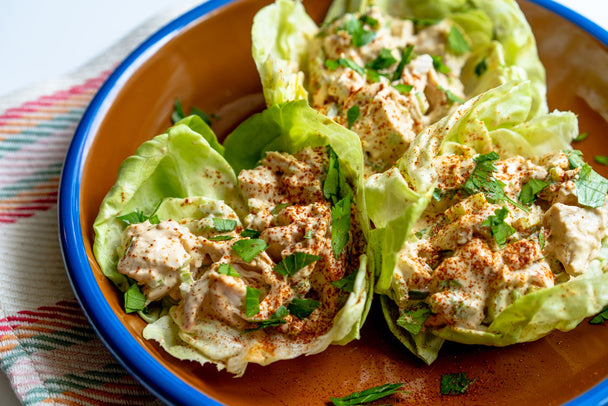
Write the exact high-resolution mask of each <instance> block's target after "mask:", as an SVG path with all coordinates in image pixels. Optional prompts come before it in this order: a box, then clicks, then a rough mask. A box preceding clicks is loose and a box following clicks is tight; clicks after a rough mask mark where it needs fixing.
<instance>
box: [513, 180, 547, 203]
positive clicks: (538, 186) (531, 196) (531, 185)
mask: <svg viewBox="0 0 608 406" xmlns="http://www.w3.org/2000/svg"><path fill="white" fill-rule="evenodd" d="M547 186H549V184H548V183H547V182H543V181H542V180H538V179H530V180H529V181H528V182H527V183H526V184H525V185H523V186H522V188H521V191H520V192H519V201H520V202H521V203H522V204H525V205H526V206H529V205H531V204H532V203H534V201H535V200H536V197H537V196H538V194H539V193H540V192H542V190H543V189H544V188H546V187H547Z"/></svg>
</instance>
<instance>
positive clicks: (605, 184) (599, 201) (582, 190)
mask: <svg viewBox="0 0 608 406" xmlns="http://www.w3.org/2000/svg"><path fill="white" fill-rule="evenodd" d="M574 184H575V185H576V194H577V197H578V203H579V204H581V205H583V206H588V207H601V206H603V205H604V203H605V201H606V194H607V193H608V180H606V179H605V178H603V177H602V176H601V175H600V174H599V173H597V172H596V171H594V170H593V169H592V168H591V166H589V165H588V164H584V165H583V166H582V167H581V169H580V170H579V172H578V178H577V179H576V180H575V181H574Z"/></svg>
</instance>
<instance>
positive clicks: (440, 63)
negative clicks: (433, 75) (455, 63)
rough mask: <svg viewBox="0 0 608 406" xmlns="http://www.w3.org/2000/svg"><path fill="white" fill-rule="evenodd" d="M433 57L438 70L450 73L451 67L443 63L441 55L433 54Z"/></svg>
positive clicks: (434, 65)
mask: <svg viewBox="0 0 608 406" xmlns="http://www.w3.org/2000/svg"><path fill="white" fill-rule="evenodd" d="M431 58H433V67H434V68H435V70H436V71H437V72H441V73H446V74H447V73H450V68H448V67H447V66H446V65H444V64H443V59H442V58H441V56H439V55H431Z"/></svg>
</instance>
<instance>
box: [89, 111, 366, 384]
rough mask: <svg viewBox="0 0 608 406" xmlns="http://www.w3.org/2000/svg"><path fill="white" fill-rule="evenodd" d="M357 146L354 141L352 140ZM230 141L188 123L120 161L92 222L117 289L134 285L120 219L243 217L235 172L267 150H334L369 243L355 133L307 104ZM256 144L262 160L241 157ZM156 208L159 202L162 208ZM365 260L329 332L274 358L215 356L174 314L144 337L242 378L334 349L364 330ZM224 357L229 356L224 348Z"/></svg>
mask: <svg viewBox="0 0 608 406" xmlns="http://www.w3.org/2000/svg"><path fill="white" fill-rule="evenodd" d="M203 132H204V133H205V134H203ZM260 134H265V135H266V138H264V140H257V141H260V142H261V141H264V142H262V143H261V144H260V143H257V142H252V138H255V137H256V136H258V135H260ZM269 135H271V136H269ZM229 139H230V140H232V141H229ZM214 140H215V142H214ZM355 140H356V141H357V142H353V141H355ZM226 141H227V142H226V143H225V144H224V145H219V143H217V139H216V138H215V135H214V134H213V132H212V131H211V130H210V129H209V128H208V127H206V124H204V123H203V122H202V121H199V120H198V119H196V118H192V117H187V118H185V119H183V120H182V121H180V122H178V123H177V124H175V125H174V126H173V127H171V128H170V129H169V130H168V131H167V132H166V133H165V134H161V135H158V136H156V137H155V138H153V139H152V140H149V141H146V142H144V143H143V144H142V145H141V146H140V147H139V148H138V149H137V151H136V152H135V154H134V155H132V156H130V157H129V158H127V159H126V160H125V161H124V162H123V164H122V165H121V167H120V169H119V173H118V177H117V181H116V183H115V185H114V186H113V187H112V189H111V190H110V191H109V192H108V194H107V195H106V197H105V198H104V200H103V201H102V204H101V207H100V211H99V215H98V217H97V218H96V220H95V223H94V230H95V233H96V238H95V243H94V253H95V256H96V258H97V260H98V263H99V265H100V267H101V269H102V272H103V273H104V274H105V275H106V276H107V277H108V278H109V279H111V280H112V281H113V282H114V283H115V285H116V286H117V287H118V288H119V289H120V290H122V291H125V290H126V289H128V287H129V281H128V279H127V278H126V277H125V276H124V275H122V274H120V273H118V271H117V270H116V265H117V262H118V259H119V256H120V249H121V247H122V246H123V242H122V238H123V237H122V233H123V230H124V228H125V224H123V223H122V221H120V220H119V219H117V216H120V215H121V214H125V213H129V212H132V211H135V210H140V211H142V212H143V213H144V214H146V215H149V214H151V213H152V211H153V210H155V209H156V214H157V216H158V217H159V219H160V220H166V219H170V218H171V219H174V220H182V219H186V218H188V219H197V218H201V217H204V216H205V215H209V213H216V214H217V213H219V212H224V213H228V214H230V213H233V212H232V210H231V208H232V209H234V214H236V215H238V216H239V218H242V217H243V216H244V215H245V214H246V212H247V211H246V209H245V207H246V202H245V201H244V198H243V196H242V195H241V193H240V189H239V188H238V182H237V173H238V172H239V171H240V170H241V169H243V168H245V167H254V166H255V165H256V164H257V162H258V161H259V160H260V159H261V157H262V156H263V154H264V153H265V152H266V151H268V150H275V151H284V152H289V153H294V152H296V151H298V150H300V149H302V148H304V147H307V146H313V147H314V146H321V145H328V144H329V145H331V147H332V149H333V150H334V151H335V152H336V154H337V155H338V157H339V159H340V165H341V169H342V170H343V171H344V173H345V174H346V177H347V179H348V180H349V181H350V184H351V185H352V186H353V189H354V190H355V193H356V204H357V206H356V207H357V215H358V217H359V219H360V223H361V228H362V231H363V234H364V236H365V237H367V235H368V233H369V220H368V219H367V214H366V210H365V199H364V198H363V196H362V193H363V187H362V182H363V181H362V179H363V175H362V169H363V155H362V151H361V148H360V143H359V141H358V137H357V136H356V134H354V133H352V132H350V131H349V130H347V129H345V128H343V127H341V126H339V125H338V124H335V123H333V122H332V121H331V120H329V119H327V118H326V117H325V116H323V115H321V114H319V113H317V112H316V111H314V110H313V109H312V108H310V107H309V106H308V104H307V103H306V102H293V103H283V104H280V105H276V106H274V107H273V108H272V109H270V111H268V110H267V111H264V112H262V113H259V114H257V115H254V116H252V117H251V118H250V119H248V120H246V121H245V122H243V123H242V124H241V125H240V126H239V127H237V129H235V131H234V132H233V133H232V134H231V135H230V136H229V137H228V138H227V140H226ZM235 141H236V142H235ZM233 142H234V143H233ZM218 145H219V147H221V148H219V147H218ZM252 146H256V147H259V148H258V149H256V154H257V157H255V158H253V157H251V156H250V155H248V154H244V155H243V152H249V150H251V147H252ZM241 147H242V149H241ZM223 154H225V155H226V158H225V157H224V155H223ZM228 158H230V159H228ZM240 159H243V161H240ZM229 162H231V163H233V164H234V167H233V166H231V165H230V163H229ZM237 168H238V169H237ZM217 176H220V177H221V180H222V182H217ZM219 185H221V186H219ZM158 202H161V203H160V205H159V204H158ZM222 202H225V203H226V204H223V203H222ZM117 247H118V248H117ZM367 258H368V254H366V253H364V254H362V255H361V257H360V267H359V269H358V270H356V271H355V272H357V275H356V277H355V282H354V287H353V292H350V293H348V294H347V295H345V304H344V306H343V307H342V308H341V309H340V310H339V312H338V313H337V314H336V315H335V317H334V324H333V325H332V327H331V328H330V329H329V331H328V332H327V333H325V334H324V335H322V336H320V337H318V338H317V339H315V340H313V341H312V342H310V343H309V344H307V345H301V344H298V345H295V344H294V345H292V346H289V345H287V346H286V347H285V348H283V349H278V350H277V351H276V352H275V353H274V354H267V353H263V354H261V353H259V352H257V353H256V352H255V351H253V350H252V351H249V352H247V354H245V355H244V356H241V357H236V358H234V359H231V358H230V357H225V358H222V357H221V356H220V357H217V356H215V357H214V356H213V352H211V353H210V352H209V348H214V347H213V343H212V342H204V340H202V341H201V340H197V339H196V338H194V335H191V334H187V333H185V332H183V331H180V329H179V324H178V323H176V320H174V319H173V318H172V317H173V316H175V312H174V311H173V310H170V311H169V314H167V315H163V316H162V317H160V318H158V319H157V320H156V321H154V322H152V323H150V324H148V325H147V326H146V327H145V329H144V333H143V335H144V338H146V339H154V340H155V341H157V342H159V344H160V345H161V346H162V347H163V348H165V350H166V351H167V352H168V353H170V354H172V355H173V356H175V357H177V358H179V359H184V360H192V361H197V362H199V363H201V364H204V363H207V362H212V363H215V364H217V367H218V369H222V368H227V370H228V371H229V372H232V373H235V374H237V376H240V375H242V373H243V372H244V370H245V367H246V365H247V363H248V362H256V363H259V364H262V365H266V364H268V363H270V362H273V361H276V360H279V359H287V358H293V357H295V356H298V355H302V354H315V353H318V352H321V351H323V350H324V349H326V348H327V347H328V346H329V345H330V344H339V345H345V344H347V343H348V342H350V341H352V340H353V339H359V338H360V333H359V331H360V329H361V327H362V325H363V323H364V321H365V318H366V317H367V314H368V312H369V309H370V306H371V300H372V297H373V273H374V271H373V264H368V260H367ZM171 315H173V316H171ZM216 327H217V326H214V329H215V330H217V328H216ZM222 328H223V330H224V333H225V334H227V335H231V334H234V331H229V330H231V328H230V327H226V326H224V327H222ZM232 330H234V329H232ZM238 333H239V334H242V332H238ZM256 334H263V332H257V333H256ZM216 349H218V348H216ZM222 353H225V349H224V352H222Z"/></svg>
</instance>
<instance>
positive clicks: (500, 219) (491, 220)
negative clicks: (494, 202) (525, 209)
mask: <svg viewBox="0 0 608 406" xmlns="http://www.w3.org/2000/svg"><path fill="white" fill-rule="evenodd" d="M508 215H509V210H508V209H507V208H506V207H502V208H500V209H496V210H495V211H494V215H493V216H488V218H487V219H486V220H485V221H484V222H483V223H481V225H482V226H486V227H490V233H491V234H492V236H493V237H494V239H495V240H496V244H498V246H499V247H502V246H503V245H504V244H505V242H506V241H507V238H508V237H509V236H510V235H512V234H515V232H516V231H517V230H515V229H514V228H513V227H512V226H511V225H510V224H509V223H507V222H505V219H506V218H507V216H508Z"/></svg>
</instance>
